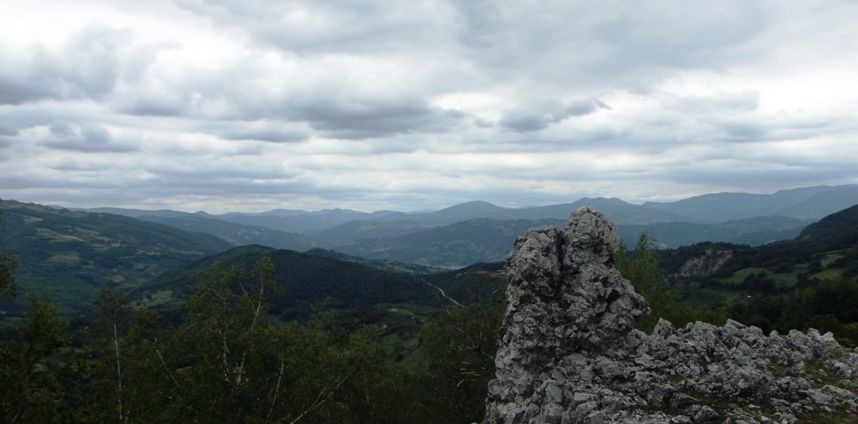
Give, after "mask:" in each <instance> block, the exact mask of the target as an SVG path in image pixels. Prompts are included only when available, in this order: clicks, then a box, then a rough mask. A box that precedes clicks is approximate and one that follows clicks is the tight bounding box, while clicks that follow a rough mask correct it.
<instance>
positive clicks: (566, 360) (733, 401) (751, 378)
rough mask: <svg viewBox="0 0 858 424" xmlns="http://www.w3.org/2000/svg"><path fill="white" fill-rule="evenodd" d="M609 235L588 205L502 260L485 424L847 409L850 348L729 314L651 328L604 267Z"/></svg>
mask: <svg viewBox="0 0 858 424" xmlns="http://www.w3.org/2000/svg"><path fill="white" fill-rule="evenodd" d="M618 245H619V238H618V236H617V231H616V228H615V227H614V225H613V224H612V223H611V222H609V221H608V220H607V219H606V218H605V217H604V216H603V215H601V214H600V213H598V212H596V211H595V210H593V209H591V208H581V209H578V210H576V211H574V212H573V213H572V215H571V217H570V218H569V221H568V222H567V224H566V227H565V229H564V230H563V231H558V230H556V229H554V228H553V227H544V228H538V229H534V230H531V231H530V232H528V233H527V234H526V235H524V236H521V237H519V238H518V239H517V240H516V242H515V246H514V248H513V250H512V252H511V253H510V256H509V259H508V265H509V266H508V273H509V286H508V289H507V300H508V305H507V311H506V315H505V318H504V322H503V326H502V328H501V331H500V335H499V337H500V340H499V349H498V352H497V356H496V358H495V365H496V367H497V370H496V378H495V379H494V380H492V381H491V382H490V383H489V394H488V399H487V405H486V418H485V423H492V424H494V423H505V424H512V423H515V424H518V423H557V424H572V423H607V422H628V423H638V422H650V423H721V422H729V423H755V422H760V423H762V422H778V423H781V422H786V423H792V422H798V421H799V420H803V422H804V421H806V422H814V421H812V420H808V419H807V418H806V417H810V416H815V417H820V416H826V417H827V418H832V419H836V417H848V416H851V414H856V413H858V406H856V405H858V398H856V395H855V393H856V392H858V384H856V382H858V353H856V352H855V351H850V350H847V349H845V348H843V347H841V346H840V345H838V343H837V342H836V341H835V340H834V338H833V337H832V335H831V334H825V335H820V334H819V332H817V331H815V330H810V331H809V332H807V333H802V332H798V331H792V332H790V333H789V334H786V335H780V334H777V333H772V334H769V335H765V334H763V332H762V330H760V329H759V328H756V327H749V326H745V325H742V324H740V323H737V322H733V321H729V322H728V323H727V324H726V325H724V326H722V327H717V326H714V325H710V324H706V323H700V322H697V323H692V324H689V325H687V326H685V327H684V328H680V329H676V328H674V327H673V325H671V324H670V323H669V322H667V321H664V320H661V321H659V322H658V324H657V325H656V328H655V329H654V331H653V333H652V334H649V335H648V334H645V333H643V332H641V331H639V330H635V329H634V328H633V325H634V323H635V321H636V320H637V319H638V318H640V317H641V316H643V315H645V314H647V313H648V307H647V304H646V302H645V301H644V299H643V298H642V297H641V296H640V295H638V294H637V293H635V291H634V289H633V288H632V286H631V284H630V283H629V282H628V281H627V280H625V279H624V278H623V277H622V276H621V275H620V274H619V272H618V271H617V270H616V269H615V268H614V253H615V252H616V249H617V247H618Z"/></svg>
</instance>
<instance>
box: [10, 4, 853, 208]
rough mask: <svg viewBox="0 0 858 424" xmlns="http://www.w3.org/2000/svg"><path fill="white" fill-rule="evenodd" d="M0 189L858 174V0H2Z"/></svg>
mask: <svg viewBox="0 0 858 424" xmlns="http://www.w3.org/2000/svg"><path fill="white" fill-rule="evenodd" d="M0 11H2V12H0V197H2V198H12V199H17V200H23V201H34V202H40V203H50V204H59V205H65V206H82V207H87V206H101V205H110V206H127V207H140V208H162V207H168V208H174V209H181V210H200V209H203V210H207V211H210V212H221V211H227V210H243V211H259V210H266V209H272V208H304V209H321V208H329V207H348V208H355V209H360V210H375V209H390V208H392V209H400V210H414V209H425V208H434V207H442V206H448V205H450V204H453V203H457V202H461V201H465V200H475V199H482V200H488V201H491V202H494V203H497V204H501V205H505V206H521V205H537V204H548V203H560V202H568V201H574V200H576V199H578V198H579V197H582V196H610V197H620V198H623V199H626V200H629V201H635V202H641V201H645V200H656V199H660V200H665V199H677V198H682V197H688V196H691V195H695V194H701V193H706V192H714V191H753V192H772V191H775V190H778V189H781V188H789V187H799V186H809V185H818V184H844V183H858V25H857V24H856V22H858V2H855V1H849V0H841V1H834V0H833V1H813V0H801V1H798V0H796V1H784V0H773V1H749V0H741V1H725V0H719V1H712V0H707V1H598V2H584V1H569V0H562V1H508V2H505V1H477V0H462V1H452V0H451V1H421V0H407V1H401V2H400V1H385V2H380V1H379V2H377V1H366V0H353V1H347V0H334V1H318V0H311V1H255V2H252V1H248V0H172V1H168V0H163V1H162V0H145V1H142V0H141V1H134V0H122V1H109V0H103V1H67V0H63V1H37V0H26V1H20V0H0Z"/></svg>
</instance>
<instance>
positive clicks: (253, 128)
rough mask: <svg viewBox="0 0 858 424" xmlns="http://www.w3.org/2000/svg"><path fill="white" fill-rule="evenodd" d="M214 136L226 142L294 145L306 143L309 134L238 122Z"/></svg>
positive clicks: (272, 126)
mask: <svg viewBox="0 0 858 424" xmlns="http://www.w3.org/2000/svg"><path fill="white" fill-rule="evenodd" d="M213 134H214V135H216V136H218V137H220V138H223V139H226V140H256V141H267V142H269V143H294V142H299V141H304V140H306V139H307V137H308V134H307V133H306V132H304V131H299V130H293V129H288V128H283V126H280V125H276V124H271V123H262V124H259V123H251V122H244V121H241V122H238V123H237V124H236V125H234V126H232V128H225V129H222V130H219V131H215V132H214V133H213Z"/></svg>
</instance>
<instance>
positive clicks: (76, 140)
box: [40, 123, 137, 153]
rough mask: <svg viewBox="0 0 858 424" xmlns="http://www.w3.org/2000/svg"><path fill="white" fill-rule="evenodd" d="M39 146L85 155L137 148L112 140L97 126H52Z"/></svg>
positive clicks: (111, 137) (105, 131)
mask: <svg viewBox="0 0 858 424" xmlns="http://www.w3.org/2000/svg"><path fill="white" fill-rule="evenodd" d="M40 144H41V145H43V146H46V147H50V148H52V149H57V150H71V151H77V152H87V153H108V152H113V153H116V152H131V151H134V150H137V147H136V146H134V145H131V144H127V143H119V142H115V141H114V140H113V136H111V135H110V133H109V132H108V131H107V130H105V129H104V128H102V127H100V126H98V125H69V124H64V123H59V124H53V125H51V126H50V128H49V134H48V135H47V136H46V137H45V138H44V139H42V141H41V143H40Z"/></svg>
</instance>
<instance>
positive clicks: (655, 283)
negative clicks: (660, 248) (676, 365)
mask: <svg viewBox="0 0 858 424" xmlns="http://www.w3.org/2000/svg"><path fill="white" fill-rule="evenodd" d="M616 264H617V269H618V270H619V271H620V273H621V274H622V275H623V277H625V278H626V279H627V280H629V281H630V282H631V283H632V286H634V288H635V290H636V291H637V292H638V293H640V294H641V295H642V296H643V297H644V298H645V299H646V300H647V303H649V306H650V309H652V311H651V313H650V315H649V316H648V317H646V318H644V319H642V320H640V321H639V322H638V328H640V329H642V330H644V331H649V330H651V329H652V328H653V327H654V326H655V324H656V323H657V322H658V319H659V318H664V319H666V320H668V321H670V322H672V323H673V324H674V325H677V326H681V325H685V324H686V323H688V322H691V321H696V320H700V321H708V322H719V321H723V319H724V318H723V316H722V314H721V313H718V312H714V311H707V310H704V309H702V308H692V307H690V306H688V305H686V304H685V303H683V301H682V297H681V296H680V294H679V290H678V289H677V288H676V287H672V286H671V285H669V284H668V283H667V282H666V281H665V278H664V273H663V272H662V271H661V268H660V266H659V259H658V254H657V253H656V252H655V251H654V250H653V249H652V240H650V238H649V236H648V235H647V234H646V233H642V234H641V235H640V237H639V238H638V242H637V244H636V245H635V250H634V252H633V253H629V252H628V251H627V249H626V247H625V246H624V245H620V249H619V250H618V252H617V256H616Z"/></svg>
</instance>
